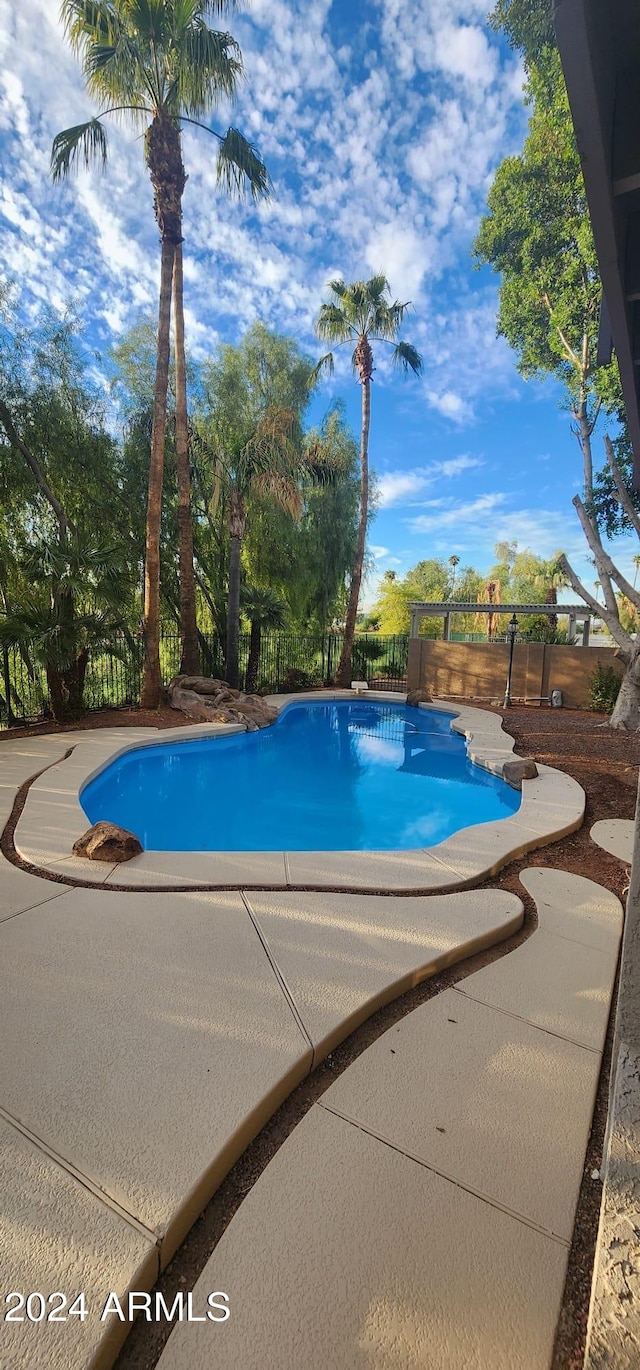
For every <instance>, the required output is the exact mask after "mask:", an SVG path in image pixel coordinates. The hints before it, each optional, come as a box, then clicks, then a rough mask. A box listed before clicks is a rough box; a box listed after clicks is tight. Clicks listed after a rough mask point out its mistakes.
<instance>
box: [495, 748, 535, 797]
mask: <svg viewBox="0 0 640 1370" xmlns="http://www.w3.org/2000/svg"><path fill="white" fill-rule="evenodd" d="M537 774H538V767H537V766H536V763H535V761H534V760H533V757H531V756H514V757H512V758H510V759H509V761H505V763H504V765H503V767H502V779H503V780H506V782H507V785H511V786H512V787H513V789H514V790H521V789H522V782H523V780H535V778H536V776H537Z"/></svg>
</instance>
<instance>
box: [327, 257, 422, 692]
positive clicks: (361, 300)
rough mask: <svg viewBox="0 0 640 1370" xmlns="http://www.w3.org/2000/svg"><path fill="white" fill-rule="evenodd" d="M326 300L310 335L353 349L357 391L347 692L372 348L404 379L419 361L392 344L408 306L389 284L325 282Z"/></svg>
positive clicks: (341, 675)
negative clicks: (379, 348) (387, 348)
mask: <svg viewBox="0 0 640 1370" xmlns="http://www.w3.org/2000/svg"><path fill="white" fill-rule="evenodd" d="M328 289H329V293H330V297H331V298H330V299H329V300H328V301H327V302H325V303H324V304H323V305H322V306H321V308H320V313H319V315H318V318H317V321H316V334H317V336H318V337H319V338H321V339H322V340H323V341H324V342H328V343H332V344H333V345H334V346H336V347H339V346H340V345H341V344H343V343H349V344H350V345H352V346H353V353H352V357H351V362H352V366H353V370H354V372H355V374H356V375H357V377H358V380H359V382H360V384H361V386H362V428H361V434H360V517H359V521H358V536H357V542H356V550H355V556H354V560H353V569H352V572H351V586H350V591H349V604H348V607H347V617H346V622H345V630H344V642H343V647H342V653H341V656H340V662H339V665H338V669H337V672H336V677H335V678H336V684H338V685H343V686H347V685H348V684H349V681H350V677H351V653H352V650H353V639H354V636H355V630H356V618H357V614H358V601H359V598H360V586H361V583H362V571H363V566H364V555H365V545H366V539H367V524H368V520H369V428H370V423H371V381H372V377H373V372H374V356H373V348H372V346H371V344H372V342H376V343H389V344H391V346H392V347H393V362H394V364H395V365H397V366H400V367H401V368H402V370H403V371H404V372H405V373H407V372H409V371H413V373H414V374H415V375H419V374H420V372H421V370H422V358H421V357H420V354H419V352H417V351H416V348H415V347H413V346H412V345H411V343H407V342H402V341H398V333H399V331H400V325H401V324H402V321H403V319H404V316H405V313H406V311H407V309H408V308H409V301H407V302H406V303H404V304H401V303H400V301H399V300H393V301H392V300H391V299H390V298H389V284H388V281H387V279H386V277H385V276H383V275H378V276H372V277H371V279H370V280H368V281H354V282H353V283H352V284H351V285H346V284H345V282H344V281H343V280H334V281H330V282H329V286H328ZM325 370H326V371H328V372H329V374H333V370H334V358H333V352H328V353H326V355H325V356H324V357H322V358H321V359H320V361H319V362H318V365H317V366H316V368H315V372H314V376H318V375H320V374H321V373H322V372H323V371H325Z"/></svg>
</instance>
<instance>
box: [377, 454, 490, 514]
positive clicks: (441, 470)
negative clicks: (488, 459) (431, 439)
mask: <svg viewBox="0 0 640 1370" xmlns="http://www.w3.org/2000/svg"><path fill="white" fill-rule="evenodd" d="M483 465H484V462H483V460H482V458H481V457H470V456H468V455H467V454H466V453H462V454H461V455H460V456H459V457H448V458H446V459H445V460H444V461H434V462H431V463H430V464H429V465H428V466H417V467H414V469H413V470H410V471H406V470H402V471H385V472H384V473H383V474H382V475H381V476H378V484H377V493H378V504H379V507H380V508H381V509H387V508H389V506H390V505H392V504H414V503H415V502H416V501H415V499H414V498H412V497H413V496H416V495H420V494H422V493H423V491H425V490H427V489H428V487H429V486H430V485H433V483H434V481H436V480H438V481H442V479H443V478H445V479H450V478H451V477H454V476H459V475H461V474H462V472H463V471H472V470H474V469H475V468H477V467H479V466H483ZM436 502H438V503H439V502H440V501H433V500H428V501H426V502H425V501H421V503H425V504H429V506H433V504H434V503H436Z"/></svg>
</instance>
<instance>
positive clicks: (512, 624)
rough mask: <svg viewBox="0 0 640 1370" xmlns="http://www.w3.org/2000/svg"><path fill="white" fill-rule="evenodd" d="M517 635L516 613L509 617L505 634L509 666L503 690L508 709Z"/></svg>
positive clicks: (505, 706) (505, 704)
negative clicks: (507, 644)
mask: <svg viewBox="0 0 640 1370" xmlns="http://www.w3.org/2000/svg"><path fill="white" fill-rule="evenodd" d="M517 635H518V620H517V618H516V615H515V614H514V615H513V617H512V618H510V619H509V624H508V627H507V636H508V638H509V666H508V668H507V685H506V689H505V692H504V708H505V709H510V708H511V671H512V668H513V649H514V647H515V642H516V637H517Z"/></svg>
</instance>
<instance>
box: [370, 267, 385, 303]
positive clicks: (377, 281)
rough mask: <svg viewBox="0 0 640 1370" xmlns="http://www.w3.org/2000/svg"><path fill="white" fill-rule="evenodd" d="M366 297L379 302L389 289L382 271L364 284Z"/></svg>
mask: <svg viewBox="0 0 640 1370" xmlns="http://www.w3.org/2000/svg"><path fill="white" fill-rule="evenodd" d="M366 287H367V295H368V296H369V298H370V299H371V300H380V299H382V296H383V295H386V293H387V291H388V289H389V282H388V280H387V278H386V276H385V274H384V272H383V271H379V272H378V273H377V274H376V275H375V276H372V277H371V280H370V281H367V282H366Z"/></svg>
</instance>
